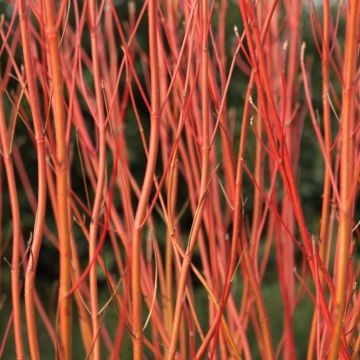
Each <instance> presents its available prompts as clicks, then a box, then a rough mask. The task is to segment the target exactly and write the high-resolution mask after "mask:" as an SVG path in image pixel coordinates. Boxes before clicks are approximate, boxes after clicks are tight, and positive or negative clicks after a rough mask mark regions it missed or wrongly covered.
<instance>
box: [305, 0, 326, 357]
mask: <svg viewBox="0 0 360 360" xmlns="http://www.w3.org/2000/svg"><path fill="white" fill-rule="evenodd" d="M329 35H330V4H329V0H324V2H323V42H322V63H321V67H322V101H323V117H324V119H323V121H324V137H325V150H326V155H327V156H329V160H330V159H331V150H330V148H331V122H330V103H329V97H328V96H329V95H328V94H329V55H330V49H329ZM330 196H331V181H330V171H329V169H328V167H327V166H325V174H324V190H323V200H322V209H321V223H320V250H319V255H320V258H321V260H322V261H323V263H324V264H326V249H327V238H328V225H329V216H330ZM322 278H323V277H322V274H321V273H320V282H322ZM317 324H318V311H317V310H316V308H315V310H314V315H313V320H312V324H311V331H310V337H309V346H308V355H307V358H308V359H313V357H314V355H315V340H316V329H317Z"/></svg>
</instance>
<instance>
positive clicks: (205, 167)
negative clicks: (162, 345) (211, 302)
mask: <svg viewBox="0 0 360 360" xmlns="http://www.w3.org/2000/svg"><path fill="white" fill-rule="evenodd" d="M200 9H201V31H202V33H201V36H202V39H201V110H202V164H201V183H200V191H199V203H198V208H197V211H196V212H195V217H194V221H193V224H192V227H191V232H190V236H189V243H188V246H187V249H186V253H185V257H184V260H183V263H182V266H181V271H180V279H179V282H178V290H177V296H176V305H175V313H174V322H173V331H172V334H171V340H170V347H169V355H168V359H174V358H175V353H176V347H177V342H178V336H179V327H180V321H181V315H182V307H183V297H184V294H185V288H186V282H187V276H188V272H189V268H190V264H191V258H192V254H193V251H194V248H195V245H196V240H197V237H198V233H199V230H200V227H201V222H202V216H203V212H204V207H205V203H206V199H205V196H206V187H207V182H208V172H209V93H208V92H209V90H208V1H207V0H202V2H201V6H200Z"/></svg>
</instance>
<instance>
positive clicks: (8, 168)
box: [0, 84, 25, 359]
mask: <svg viewBox="0 0 360 360" xmlns="http://www.w3.org/2000/svg"><path fill="white" fill-rule="evenodd" d="M2 85H3V84H0V86H1V91H0V139H1V148H2V155H3V159H4V164H5V172H6V178H7V182H8V189H9V196H10V206H11V216H12V227H13V240H12V244H13V245H12V246H13V247H12V260H11V295H12V307H13V314H14V341H15V351H16V358H17V359H25V352H24V344H23V337H22V331H21V328H22V326H21V307H20V277H19V275H20V244H21V221H20V209H19V199H18V195H17V189H16V182H15V175H14V167H13V163H12V160H11V157H10V153H9V140H8V131H7V128H6V122H5V113H4V104H3V98H2V95H3V91H2V90H3V89H2Z"/></svg>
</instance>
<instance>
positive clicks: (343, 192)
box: [330, 0, 359, 360]
mask: <svg viewBox="0 0 360 360" xmlns="http://www.w3.org/2000/svg"><path fill="white" fill-rule="evenodd" d="M358 20H359V1H358V0H353V1H351V2H348V14H347V31H346V40H345V57H344V76H343V78H344V84H343V88H342V106H341V125H340V126H341V129H340V131H341V164H340V207H339V211H340V214H339V232H338V254H337V269H336V299H335V325H334V329H333V334H332V340H331V352H330V359H331V360H335V359H337V358H338V353H339V343H340V336H341V328H342V323H343V317H344V313H345V307H346V289H347V284H346V282H347V277H348V262H349V246H350V241H351V235H352V210H353V197H352V191H351V185H352V181H353V173H354V139H353V130H354V114H355V107H354V102H355V86H354V85H355V74H356V64H357V41H358V39H357V32H358V27H359V26H358Z"/></svg>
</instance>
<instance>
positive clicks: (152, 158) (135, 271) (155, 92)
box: [131, 0, 160, 360]
mask: <svg viewBox="0 0 360 360" xmlns="http://www.w3.org/2000/svg"><path fill="white" fill-rule="evenodd" d="M156 9H157V1H156V0H149V3H148V17H149V52H150V74H151V130H150V144H149V155H148V162H147V166H146V171H145V176H144V182H143V186H142V190H141V194H140V198H139V203H138V207H137V210H136V214H135V220H134V227H133V233H132V253H131V262H132V298H133V299H132V301H133V334H134V339H133V343H134V355H133V357H134V359H136V360H141V359H142V353H143V334H142V315H141V314H142V309H141V284H140V281H141V267H140V263H141V234H142V231H143V224H142V222H143V219H144V216H145V214H146V207H147V202H148V199H149V195H150V191H151V186H152V181H153V177H154V174H155V166H156V159H157V153H158V143H159V129H160V91H159V64H158V50H157V37H156V32H157V14H156Z"/></svg>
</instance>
